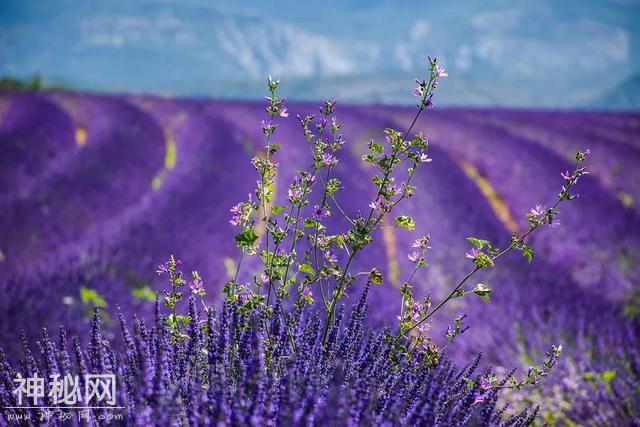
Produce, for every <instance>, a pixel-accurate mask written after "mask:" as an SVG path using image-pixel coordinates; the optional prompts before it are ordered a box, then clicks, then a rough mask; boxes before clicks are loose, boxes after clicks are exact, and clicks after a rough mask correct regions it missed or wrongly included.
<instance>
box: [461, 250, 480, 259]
mask: <svg viewBox="0 0 640 427" xmlns="http://www.w3.org/2000/svg"><path fill="white" fill-rule="evenodd" d="M480 254H481V251H480V249H478V248H471V250H470V251H469V252H467V253H466V254H465V256H466V257H467V258H469V259H476V258H478V255H480Z"/></svg>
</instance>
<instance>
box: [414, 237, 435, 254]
mask: <svg viewBox="0 0 640 427" xmlns="http://www.w3.org/2000/svg"><path fill="white" fill-rule="evenodd" d="M429 240H431V236H430V235H429V234H427V235H426V236H423V237H420V238H419V239H417V240H416V241H415V242H413V245H412V246H413V247H414V248H419V249H420V250H422V251H427V250H429V249H431V246H429Z"/></svg>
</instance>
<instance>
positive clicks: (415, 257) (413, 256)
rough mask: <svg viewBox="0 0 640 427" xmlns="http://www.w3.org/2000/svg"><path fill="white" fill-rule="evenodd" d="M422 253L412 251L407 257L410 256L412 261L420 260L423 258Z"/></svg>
mask: <svg viewBox="0 0 640 427" xmlns="http://www.w3.org/2000/svg"><path fill="white" fill-rule="evenodd" d="M421 255H422V254H421V253H420V252H418V251H415V252H412V253H410V254H409V255H407V258H409V261H411V262H418V261H419V260H420V258H421Z"/></svg>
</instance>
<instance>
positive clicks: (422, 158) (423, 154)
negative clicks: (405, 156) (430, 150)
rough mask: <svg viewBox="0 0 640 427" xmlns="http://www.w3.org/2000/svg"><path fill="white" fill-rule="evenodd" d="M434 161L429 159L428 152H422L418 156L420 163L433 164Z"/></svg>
mask: <svg viewBox="0 0 640 427" xmlns="http://www.w3.org/2000/svg"><path fill="white" fill-rule="evenodd" d="M432 160H433V159H431V158H429V156H428V155H427V153H426V152H424V151H422V152H421V153H420V154H418V161H420V163H429V162H431V161H432Z"/></svg>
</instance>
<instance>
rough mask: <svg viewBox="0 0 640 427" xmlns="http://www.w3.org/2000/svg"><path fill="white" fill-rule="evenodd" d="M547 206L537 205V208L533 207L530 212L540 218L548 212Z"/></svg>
mask: <svg viewBox="0 0 640 427" xmlns="http://www.w3.org/2000/svg"><path fill="white" fill-rule="evenodd" d="M546 210H547V208H546V207H544V206H541V205H536V207H535V208H533V209H531V210H530V211H529V212H531V215H533V216H535V217H536V218H540V217H542V216H544V214H545V213H546Z"/></svg>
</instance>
